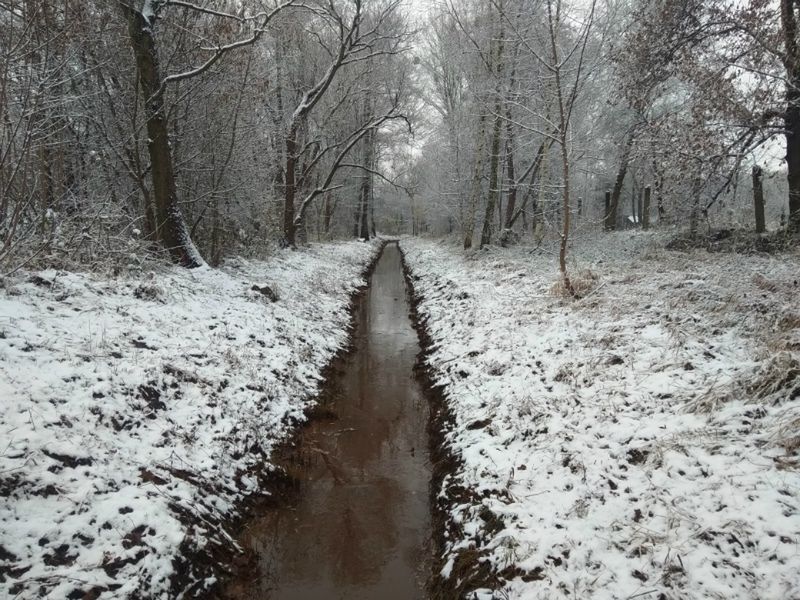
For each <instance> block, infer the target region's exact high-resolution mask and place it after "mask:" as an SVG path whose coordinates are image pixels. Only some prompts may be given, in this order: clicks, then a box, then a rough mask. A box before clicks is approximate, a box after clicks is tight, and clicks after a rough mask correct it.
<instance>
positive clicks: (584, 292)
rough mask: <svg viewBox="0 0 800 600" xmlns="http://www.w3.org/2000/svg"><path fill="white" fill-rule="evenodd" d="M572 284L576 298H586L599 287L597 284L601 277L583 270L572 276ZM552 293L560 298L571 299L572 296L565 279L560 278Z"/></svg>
mask: <svg viewBox="0 0 800 600" xmlns="http://www.w3.org/2000/svg"><path fill="white" fill-rule="evenodd" d="M569 280H570V282H571V283H572V289H573V291H574V293H575V297H576V298H585V297H586V296H588V295H589V294H590V293H592V291H593V290H594V289H595V288H596V287H597V282H598V281H599V280H600V277H598V276H597V274H596V273H594V272H592V271H590V270H589V269H581V270H580V271H578V272H577V273H574V274H572V275H570V277H569ZM550 293H551V294H552V295H553V296H557V297H559V298H569V297H571V296H572V294H570V293H569V290H567V287H566V286H565V285H564V278H563V277H559V278H558V281H556V282H555V283H554V284H553V285H552V287H551V288H550Z"/></svg>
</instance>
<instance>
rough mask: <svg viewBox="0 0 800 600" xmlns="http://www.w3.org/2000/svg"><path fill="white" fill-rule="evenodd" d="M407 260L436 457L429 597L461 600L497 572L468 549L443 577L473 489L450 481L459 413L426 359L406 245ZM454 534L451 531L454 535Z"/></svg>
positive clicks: (493, 580) (427, 342) (494, 582)
mask: <svg viewBox="0 0 800 600" xmlns="http://www.w3.org/2000/svg"><path fill="white" fill-rule="evenodd" d="M399 248H400V254H401V257H402V263H403V276H404V278H405V281H406V289H407V291H408V298H409V303H410V305H411V319H412V321H413V323H414V328H415V329H416V331H417V336H418V338H419V343H420V352H419V355H418V357H417V362H416V365H415V372H416V374H417V378H418V379H419V381H420V382H421V383H422V385H423V386H424V388H425V394H426V397H427V398H428V401H429V405H430V420H429V422H428V440H429V452H430V456H431V484H430V488H429V493H430V506H431V544H432V556H431V567H430V577H429V579H428V584H427V591H428V597H429V599H430V600H456V599H460V598H464V597H465V596H466V595H467V594H468V593H469V592H470V591H472V590H475V589H478V588H489V589H494V588H496V587H498V586H499V581H498V579H497V575H496V574H495V573H494V572H493V571H492V570H491V569H490V568H489V566H488V564H487V563H485V562H482V561H481V560H480V559H481V554H480V553H479V552H477V551H475V550H471V549H467V550H463V551H462V552H461V553H460V555H459V558H458V560H456V562H455V564H454V565H453V567H452V570H451V576H450V577H448V578H445V577H442V576H441V572H442V569H443V568H444V566H445V561H444V559H443V558H442V557H443V555H444V547H445V540H446V539H448V538H452V537H454V536H453V533H454V532H455V529H456V528H458V525H457V524H456V523H453V521H452V519H451V518H450V510H449V509H450V507H451V506H452V505H453V504H455V503H458V502H465V503H467V502H469V503H471V502H474V501H475V496H474V492H472V491H471V490H467V489H464V488H463V487H459V486H455V485H445V480H446V477H447V475H448V474H451V473H453V472H455V471H456V470H457V469H458V466H459V465H460V464H461V463H460V459H459V458H458V456H456V455H455V454H454V453H453V451H452V449H451V448H450V447H449V446H448V445H447V443H446V439H445V437H446V435H447V432H448V431H450V430H452V428H453V427H454V417H453V414H452V412H451V410H450V408H449V406H448V402H447V395H446V393H445V391H444V387H443V386H442V385H437V384H436V382H435V380H434V377H433V372H432V370H431V368H430V367H429V366H428V364H427V361H426V359H427V357H428V355H429V354H430V352H431V348H432V343H433V342H432V340H431V338H430V336H429V334H428V331H427V328H426V323H425V319H423V318H422V317H421V316H420V315H419V312H418V305H419V303H420V301H421V300H422V299H421V297H420V296H419V294H418V292H417V291H416V290H415V288H414V282H415V280H416V277H414V275H413V274H412V273H411V270H410V269H409V267H408V265H407V263H406V259H405V255H404V254H403V249H402V246H399ZM451 532H452V533H451Z"/></svg>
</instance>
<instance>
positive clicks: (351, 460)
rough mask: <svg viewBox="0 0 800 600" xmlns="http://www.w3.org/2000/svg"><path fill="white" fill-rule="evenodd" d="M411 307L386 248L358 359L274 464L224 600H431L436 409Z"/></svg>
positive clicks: (357, 314)
mask: <svg viewBox="0 0 800 600" xmlns="http://www.w3.org/2000/svg"><path fill="white" fill-rule="evenodd" d="M407 299H408V296H407V294H406V286H405V279H404V277H403V270H402V263H401V258H400V253H399V250H398V249H397V247H396V246H394V245H389V246H385V247H384V248H383V251H382V254H381V255H380V257H379V258H378V259H377V260H376V262H375V263H374V264H373V265H372V270H371V273H370V286H369V287H367V288H366V289H362V290H361V292H360V293H359V294H358V295H357V296H356V297H354V299H353V302H352V304H351V308H352V322H351V330H352V335H351V341H350V344H349V346H348V349H347V351H346V352H343V353H341V354H340V355H339V356H338V357H337V358H336V359H335V360H334V361H333V362H332V363H331V364H330V365H329V367H328V369H327V370H326V379H325V383H324V385H323V388H322V392H321V394H320V396H319V399H318V402H317V403H316V405H315V408H314V409H312V410H311V411H310V412H309V413H308V420H307V421H306V422H305V423H304V424H302V426H301V427H299V428H298V429H297V430H296V432H295V433H294V435H293V436H292V437H291V438H290V439H289V440H287V442H286V444H284V445H283V446H281V448H280V452H278V453H276V454H275V455H274V456H273V461H274V462H275V463H276V464H277V465H278V466H279V469H278V471H277V473H276V475H277V476H278V479H277V481H276V482H275V483H273V489H274V490H275V491H274V493H273V494H272V496H271V497H270V498H268V499H266V500H265V501H262V502H260V503H258V504H254V505H253V506H251V507H250V508H249V510H248V512H247V517H246V518H244V519H242V520H241V521H240V523H239V527H238V535H237V539H238V541H239V546H240V549H241V553H240V554H239V555H238V557H237V560H236V561H235V563H233V564H232V567H231V569H230V570H229V573H228V574H227V575H226V576H225V577H224V578H223V580H222V582H221V583H220V584H219V585H217V586H216V588H215V593H216V596H215V597H222V598H227V599H231V600H242V599H249V598H279V599H280V600H287V599H291V598H303V599H305V600H313V599H315V598H320V599H322V598H325V599H326V600H327V599H329V598H340V597H341V598H347V599H348V600H353V599H358V598H364V599H372V598H376V597H380V598H384V599H395V598H396V599H397V600H412V599H414V598H418V599H420V600H421V599H422V598H425V597H427V594H426V590H425V588H426V583H427V581H428V579H429V573H428V568H429V566H430V565H429V561H428V560H427V556H429V555H430V535H429V532H430V513H431V511H430V507H429V481H430V462H429V459H428V451H427V450H428V442H429V439H428V422H429V411H428V399H427V396H426V394H425V390H424V388H423V386H422V385H420V383H419V382H418V380H417V373H416V371H415V368H414V366H415V364H416V362H417V356H418V354H419V339H418V337H417V332H416V331H415V329H414V327H413V323H412V321H411V320H410V317H409V312H410V306H409V305H408V304H407ZM278 474H279V475H278ZM276 475H274V476H276Z"/></svg>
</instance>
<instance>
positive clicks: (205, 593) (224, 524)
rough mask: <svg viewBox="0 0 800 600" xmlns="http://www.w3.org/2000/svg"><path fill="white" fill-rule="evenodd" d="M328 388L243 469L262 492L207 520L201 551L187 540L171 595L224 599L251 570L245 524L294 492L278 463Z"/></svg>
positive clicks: (353, 305) (352, 308) (353, 315)
mask: <svg viewBox="0 0 800 600" xmlns="http://www.w3.org/2000/svg"><path fill="white" fill-rule="evenodd" d="M384 246H385V243H381V244H380V245H379V246H378V247H377V249H376V250H375V251H374V255H373V256H372V258H371V259H370V261H369V263H368V264H367V265H366V267H365V268H364V270H363V272H362V278H363V279H364V280H365V281H366V282H367V283H365V284H363V285H361V286H360V287H358V288H357V289H356V290H355V291H354V292H353V293H352V295H351V296H350V300H349V303H348V306H347V311H348V313H349V314H350V320H349V324H348V325H347V330H348V331H349V332H351V333H350V335H349V337H348V341H347V343H346V345H345V346H343V347H342V348H341V349H340V350H339V351H338V352H337V353H336V354H335V355H334V357H333V358H332V359H331V361H330V362H329V364H328V365H327V366H326V367H324V368H323V370H322V374H321V380H322V381H328V380H330V379H331V377H332V376H333V374H334V372H335V371H336V365H337V363H338V361H340V360H341V359H342V358H343V357H344V356H346V355H348V354H349V353H350V352H351V351H352V348H353V337H352V331H354V330H355V327H356V323H357V311H356V309H357V307H358V306H359V303H360V302H361V300H362V298H363V297H364V295H365V294H366V292H367V289H368V287H369V279H370V277H371V275H372V272H373V271H374V269H375V265H376V264H377V262H378V260H379V259H380V257H381V254H382V252H383V248H384ZM328 393H329V391H328V388H327V387H326V386H322V388H321V389H320V391H319V395H320V398H323V399H321V400H319V401H318V402H317V403H314V404H312V405H310V406H309V408H308V409H307V410H306V411H305V420H304V421H302V422H300V423H295V429H294V432H293V433H292V434H291V435H289V436H288V437H287V438H286V439H285V440H284V441H282V442H280V443H279V444H278V445H277V446H276V447H275V448H274V450H273V452H272V453H271V455H270V456H266V455H262V460H263V462H261V463H260V465H259V466H257V467H256V468H253V469H251V470H249V471H248V472H246V473H242V474H241V475H242V476H245V477H250V478H252V479H255V480H257V481H258V490H259V492H257V493H255V494H252V495H250V496H247V497H245V498H244V499H243V500H242V501H241V502H240V503H239V504H238V506H237V507H236V510H235V511H234V514H235V516H234V517H233V518H228V519H226V520H224V521H215V522H213V523H210V524H209V523H206V524H205V525H211V526H212V527H213V529H214V530H216V531H219V532H220V533H221V535H219V536H214V537H213V539H212V540H211V543H209V544H207V545H206V546H205V547H204V548H202V549H201V550H198V549H197V548H196V547H195V546H194V545H193V544H192V543H191V541H192V540H187V541H185V542H184V543H183V544H182V546H181V552H180V553H179V554H178V556H177V557H176V558H175V559H174V560H173V569H174V574H173V576H172V578H171V586H170V589H171V590H172V592H171V597H172V596H177V595H178V594H182V595H183V596H184V597H193V598H201V599H209V600H212V599H218V598H223V597H225V591H224V590H225V587H226V585H227V584H228V582H229V581H230V580H231V579H232V578H235V577H237V576H238V575H239V574H250V573H252V572H253V570H254V568H255V556H254V554H253V552H251V551H250V549H248V548H247V547H244V546H243V545H242V544H240V543H239V540H240V539H241V537H242V532H243V528H244V527H245V526H246V524H247V523H249V522H250V520H251V519H253V518H254V516H255V515H260V514H264V512H266V511H268V510H270V509H273V508H275V507H279V506H283V505H284V504H285V503H286V499H287V498H291V497H293V496H294V495H295V494H296V490H297V486H296V482H295V481H294V480H293V479H292V477H291V476H290V475H289V474H288V473H287V472H285V471H284V470H282V469H281V468H279V466H278V465H280V462H281V457H283V456H287V455H288V454H290V453H291V452H292V448H294V447H295V446H296V444H297V437H298V436H299V435H300V433H301V429H302V427H304V425H305V424H306V423H307V422H309V421H313V420H315V419H317V418H319V417H320V415H324V408H321V406H322V405H324V403H325V402H324V398H325V397H326V396H327V394H328ZM181 515H182V518H183V520H184V522H186V523H189V524H196V525H197V526H204V524H203V523H202V522H200V521H199V520H198V518H197V517H196V516H195V515H194V514H190V513H189V512H182V513H181ZM198 582H203V583H204V585H203V586H202V587H200V586H198V585H197V584H198ZM209 582H213V583H209Z"/></svg>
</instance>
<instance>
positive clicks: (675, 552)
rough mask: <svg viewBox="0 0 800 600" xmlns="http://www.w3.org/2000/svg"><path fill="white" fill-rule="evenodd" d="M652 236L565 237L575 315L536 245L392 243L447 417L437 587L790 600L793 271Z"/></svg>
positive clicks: (796, 489) (799, 422)
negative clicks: (579, 294)
mask: <svg viewBox="0 0 800 600" xmlns="http://www.w3.org/2000/svg"><path fill="white" fill-rule="evenodd" d="M656 241H657V240H656V239H655V238H654V237H653V236H651V235H647V234H631V233H619V234H613V235H605V236H600V237H597V238H594V239H585V240H581V242H580V243H579V244H577V245H578V248H579V250H576V251H575V253H574V254H573V259H572V260H571V263H572V267H571V268H572V270H573V277H574V278H575V279H576V280H577V281H578V283H579V284H581V285H584V287H585V289H589V288H590V287H591V288H592V289H593V291H592V292H591V293H589V295H587V296H586V297H585V298H584V299H582V300H577V301H574V300H567V299H565V298H564V297H563V296H561V295H559V293H558V287H559V286H558V285H555V286H554V283H555V282H557V281H558V276H557V271H556V264H557V261H556V256H555V253H554V252H555V251H554V250H553V247H551V246H547V247H543V249H539V250H533V249H531V248H525V247H517V248H513V249H505V250H504V249H491V250H488V251H484V252H473V253H470V254H467V255H465V254H464V252H463V251H462V250H460V249H459V248H457V247H456V246H453V245H447V244H444V243H435V242H431V241H424V240H414V239H407V240H404V241H403V242H402V248H403V250H404V253H405V256H406V260H407V266H408V268H409V270H410V275H411V280H412V283H413V286H414V288H415V291H416V295H417V300H418V301H419V304H418V313H419V315H420V317H421V319H422V320H423V324H424V326H425V328H426V331H427V333H428V334H429V337H430V339H431V348H430V349H429V350H430V352H429V354H428V358H427V360H428V364H429V367H430V368H431V370H432V374H433V377H434V380H435V382H436V383H437V384H438V385H441V386H443V392H444V395H445V397H446V401H447V404H448V406H449V409H450V411H451V413H452V424H451V425H450V426H448V427H447V428H446V432H445V437H444V443H445V445H446V447H447V448H448V449H449V451H450V452H451V453H452V454H453V455H454V457H455V459H456V460H457V463H458V467H457V469H456V470H455V471H454V472H452V473H451V474H450V475H448V476H446V477H445V480H444V483H443V489H442V490H441V492H440V496H439V502H440V503H442V505H443V506H444V508H445V509H446V510H447V511H449V520H448V523H447V527H446V534H447V538H446V544H445V548H444V553H445V555H444V558H443V575H444V576H446V577H451V578H452V580H451V585H452V587H455V588H462V589H463V588H464V587H466V588H469V586H470V585H474V584H471V583H470V581H467V579H469V578H472V580H473V581H484V584H483V587H482V588H481V589H478V590H477V591H476V593H475V594H473V595H472V596H474V597H475V598H498V599H499V598H518V599H523V598H524V599H526V600H532V599H535V598H539V599H551V598H561V597H564V598H592V599H607V598H608V599H610V598H615V599H623V598H645V599H652V600H655V599H657V598H658V599H678V598H680V599H689V598H691V599H701V598H702V599H707V598H718V599H730V598H748V599H784V598H786V599H788V598H800V474H799V473H798V469H800V458H799V457H798V448H800V361H799V359H800V282H799V281H798V279H800V256H799V255H798V253H796V252H795V253H793V254H783V255H778V256H741V255H733V254H708V253H706V252H704V251H703V252H701V251H698V252H691V253H677V252H668V251H666V250H663V249H661V248H660V247H659V244H658V243H656ZM475 559H477V561H476V560H475ZM487 567H490V569H487ZM487 570H488V571H490V572H491V575H492V576H493V577H494V578H499V583H495V584H490V583H486V582H491V581H492V579H493V578H492V577H488V578H487V577H485V574H486V571H487ZM481 573H483V575H481ZM489 587H493V588H494V589H493V590H490V589H488V588H489ZM472 596H471V597H472Z"/></svg>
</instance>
